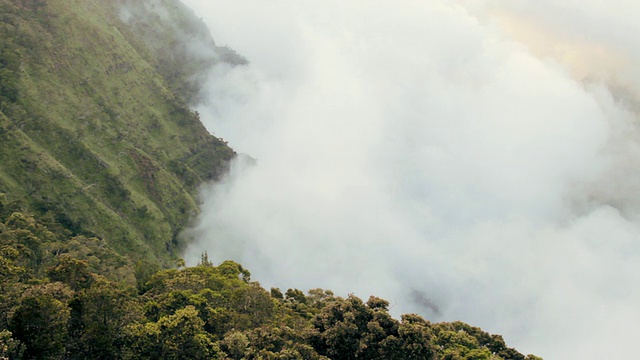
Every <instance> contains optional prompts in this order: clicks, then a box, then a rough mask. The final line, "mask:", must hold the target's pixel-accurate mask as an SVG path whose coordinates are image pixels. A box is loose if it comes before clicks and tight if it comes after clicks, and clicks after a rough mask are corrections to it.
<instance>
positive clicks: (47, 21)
mask: <svg viewBox="0 0 640 360" xmlns="http://www.w3.org/2000/svg"><path fill="white" fill-rule="evenodd" d="M141 3H142V2H136V4H138V5H139V4H141ZM155 3H159V2H157V1H156V2H155ZM0 7H1V8H2V12H1V13H0V16H1V17H2V21H1V22H0V49H1V50H0V51H1V54H2V55H1V56H2V58H1V60H0V66H1V68H0V69H1V70H0V74H1V75H0V83H1V84H2V87H1V92H0V110H1V113H0V141H1V142H2V144H3V146H2V148H1V149H0V192H3V193H6V194H7V197H8V199H9V200H10V201H13V200H20V201H23V202H24V204H25V206H27V207H28V208H29V209H31V210H32V211H34V212H36V213H39V214H50V216H53V217H54V218H55V219H57V220H58V221H59V222H60V223H62V224H64V225H65V227H67V228H68V229H69V230H70V231H71V232H72V233H74V234H83V235H87V236H95V237H98V238H100V239H106V240H107V241H108V243H109V245H110V246H112V247H113V248H114V249H116V250H117V251H119V252H122V253H127V254H135V255H134V256H145V257H149V258H151V259H153V258H157V259H160V260H161V261H162V262H165V263H166V262H167V261H169V260H170V259H175V258H176V254H177V250H178V249H179V247H180V240H179V239H178V237H177V234H178V232H179V230H180V229H182V228H183V227H184V226H185V225H186V224H187V222H188V220H189V219H190V218H191V216H192V215H193V214H194V213H195V212H196V211H197V205H196V200H195V194H196V187H197V185H198V184H200V183H202V182H203V181H206V180H212V179H216V178H217V177H218V176H219V175H220V174H222V173H223V172H224V170H225V164H226V163H227V161H228V160H229V159H230V158H231V157H233V155H234V153H233V151H232V150H231V149H230V148H229V147H227V146H226V144H225V143H223V142H221V141H220V140H218V139H216V138H215V137H213V136H211V135H209V134H208V133H207V132H206V130H205V129H204V127H203V126H202V124H201V123H200V122H199V120H198V118H197V116H196V115H195V114H194V113H192V112H191V111H190V110H189V109H188V107H187V106H186V104H185V101H186V100H188V99H189V98H192V97H193V96H194V95H193V94H192V93H194V92H195V90H194V89H193V87H194V86H196V85H197V84H192V83H190V82H189V81H190V80H189V79H188V77H189V75H191V74H192V73H194V72H195V71H197V70H202V68H203V67H207V66H210V65H212V64H213V63H214V62H215V61H216V60H215V59H213V58H209V59H207V58H206V56H202V57H201V58H199V59H195V60H197V61H193V62H190V59H189V58H188V56H186V55H184V53H182V54H183V55H182V57H181V58H180V59H176V60H175V61H170V60H166V59H167V58H171V59H173V58H172V54H175V53H179V50H181V48H180V47H181V46H184V45H180V43H179V41H178V40H177V39H173V38H171V37H168V36H163V37H162V38H158V39H155V41H154V42H153V46H146V42H145V37H144V36H134V34H136V33H135V31H134V30H135V28H136V26H137V25H139V24H141V23H143V22H144V21H147V22H150V26H152V27H153V28H154V29H158V31H163V32H165V33H166V32H171V29H172V25H171V24H166V23H165V24H163V23H162V22H160V21H158V20H157V19H156V20H153V17H152V16H149V17H150V18H151V20H148V19H143V18H139V19H138V20H136V19H131V20H132V22H131V23H125V22H123V21H122V20H121V16H120V11H121V10H120V9H121V8H122V7H121V6H120V4H119V3H118V2H116V1H111V2H105V1H99V0H94V1H92V0H82V1H81V0H77V1H76V0H51V1H8V0H1V1H0ZM172 14H174V16H178V15H183V16H186V15H188V12H183V13H180V12H176V11H173V12H172ZM134 20H135V22H134ZM185 21H186V20H183V22H185ZM162 26H164V28H163V27H162ZM202 26H204V25H203V24H202ZM197 35H198V36H200V37H202V36H205V39H206V36H208V34H207V33H204V34H203V33H202V30H200V32H199V33H197ZM160 40H166V41H167V44H166V45H165V44H163V43H160ZM186 40H187V38H184V39H183V41H186ZM158 52H162V53H163V56H164V58H161V57H157V56H154V54H155V53H158ZM180 64H182V66H184V67H185V68H186V69H187V70H184V71H181V72H180V71H178V72H175V73H171V74H168V72H169V71H168V65H174V66H176V67H178V66H181V65H180ZM172 89H176V91H177V90H182V89H191V90H190V91H191V95H188V96H186V95H185V96H181V95H180V93H177V92H175V91H172ZM176 94H178V95H176ZM143 254H144V255H143Z"/></svg>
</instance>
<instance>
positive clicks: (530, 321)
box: [185, 0, 640, 359]
mask: <svg viewBox="0 0 640 360" xmlns="http://www.w3.org/2000/svg"><path fill="white" fill-rule="evenodd" d="M185 3H186V4H188V5H189V6H191V7H193V8H195V9H197V12H198V13H199V14H200V15H201V16H203V17H204V20H205V21H206V22H207V23H208V24H209V26H210V27H211V29H212V33H213V35H214V37H215V39H216V41H217V43H219V44H224V43H227V44H228V45H230V46H231V47H233V48H234V49H236V50H237V51H238V52H239V53H241V54H243V55H244V56H246V57H247V58H248V59H249V61H250V62H251V65H250V66H249V67H236V68H233V69H229V68H224V69H223V68H220V69H218V70H217V71H215V72H214V73H213V74H212V76H211V79H210V80H211V81H210V86H209V88H208V91H209V94H210V96H209V97H210V100H211V101H210V103H209V104H204V105H202V106H201V108H200V109H199V110H200V112H201V113H202V114H203V120H204V121H205V123H206V125H207V126H208V128H209V129H211V130H212V131H213V132H214V133H215V134H216V135H219V136H222V137H224V138H225V139H227V140H229V141H230V144H231V145H232V146H233V147H234V148H236V149H237V150H238V151H241V152H246V153H248V154H250V155H251V156H253V157H255V158H256V159H257V164H256V165H254V166H252V165H247V164H246V163H245V162H244V161H243V160H240V161H237V162H236V163H235V164H234V169H233V171H232V173H231V174H230V175H229V177H228V179H226V180H225V181H224V182H223V183H221V184H218V185H216V186H213V187H211V188H209V189H206V190H205V191H204V199H205V203H204V204H203V213H202V215H201V217H200V219H199V223H198V224H197V226H196V227H195V229H193V231H192V233H193V234H194V235H195V236H196V237H197V241H196V242H195V243H194V244H193V246H192V247H191V248H189V250H188V251H187V253H186V254H185V257H186V259H187V262H189V263H192V264H193V263H194V262H197V259H199V255H200V252H202V251H204V250H207V251H208V253H209V255H210V257H212V258H213V259H215V260H217V261H221V260H224V259H227V258H232V259H234V260H237V261H240V262H241V263H242V264H243V265H245V266H246V267H248V268H249V269H250V270H252V272H253V273H254V277H255V278H256V279H258V280H260V281H261V282H263V284H265V285H267V286H280V287H283V288H287V287H298V288H301V289H308V288H312V287H324V288H329V289H332V290H334V291H337V292H338V293H342V294H346V293H348V292H355V293H356V294H358V295H360V296H362V297H365V298H366V297H367V296H368V295H370V294H376V295H378V296H382V297H385V298H387V299H390V300H391V301H392V302H393V306H394V308H393V309H394V312H397V313H399V312H408V311H417V312H421V313H422V314H424V315H425V316H426V317H428V318H431V319H433V320H456V319H460V320H463V321H466V322H469V323H471V324H474V325H478V326H481V327H483V328H485V329H486V330H488V331H491V332H496V333H501V334H503V335H504V336H505V338H506V340H507V342H508V343H509V344H510V345H512V346H516V347H518V349H519V350H521V351H524V352H533V353H536V354H538V355H541V356H546V357H548V358H594V359H597V358H624V357H625V356H627V357H628V356H630V354H631V353H632V351H634V339H633V334H637V333H639V331H640V325H637V324H635V323H633V322H632V321H630V320H629V319H633V318H636V317H638V315H640V309H639V306H638V305H637V304H638V303H640V302H639V300H640V285H638V284H640V282H639V281H638V280H640V279H639V278H640V261H639V260H640V244H638V240H637V239H638V232H639V231H640V226H639V225H640V223H639V222H638V216H637V214H638V212H637V211H638V205H640V197H639V196H638V195H637V194H640V191H638V190H639V186H640V181H639V179H638V177H637V176H636V175H635V172H636V171H635V169H636V168H637V167H638V164H639V161H638V160H640V151H639V150H640V149H638V145H637V144H638V142H637V140H638V137H637V129H636V125H635V122H636V121H637V114H636V113H635V112H634V110H633V103H632V102H631V101H630V100H629V99H631V100H634V101H635V95H634V94H635V91H636V90H635V89H636V87H635V82H634V81H635V80H633V79H635V78H634V77H633V76H635V75H634V73H633V69H631V68H626V67H624V66H622V67H616V66H617V65H616V64H617V63H615V62H611V63H610V64H609V63H607V66H609V67H603V69H602V70H603V71H604V72H605V73H606V74H605V75H606V76H603V75H601V74H596V75H598V76H597V77H595V78H593V77H592V78H590V79H589V81H588V82H585V81H584V79H585V76H586V75H590V74H592V73H593V69H592V68H593V64H590V65H589V66H585V67H583V68H581V70H580V71H581V72H580V74H579V75H580V76H578V75H577V74H578V73H577V72H576V71H573V70H574V67H575V66H577V65H576V64H577V62H576V61H574V60H575V59H579V56H578V55H580V56H583V55H581V54H579V53H576V54H575V56H574V57H573V58H572V59H574V60H572V61H567V58H566V57H565V56H564V55H563V54H566V53H567V52H566V51H565V50H562V49H561V50H562V51H560V50H558V49H556V50H557V51H551V50H549V51H546V50H545V51H538V50H537V48H535V47H536V46H538V45H539V44H537V43H533V42H528V41H529V38H526V37H520V36H518V34H516V33H514V30H513V28H509V27H508V26H507V25H505V24H506V23H505V21H504V19H505V18H506V17H507V15H508V16H509V17H508V18H509V20H510V21H511V22H512V23H514V22H517V21H520V22H522V23H523V24H524V23H526V24H527V26H528V29H529V30H528V31H530V30H531V29H542V30H544V31H545V34H546V33H550V34H555V35H556V36H557V39H559V40H557V44H559V45H558V46H559V47H560V46H563V47H565V48H567V47H566V46H568V45H571V44H573V43H574V40H573V38H572V36H573V37H575V36H578V34H581V30H582V29H583V28H584V27H585V26H588V27H593V29H591V30H590V31H589V32H585V33H584V34H587V35H585V36H586V37H587V40H588V41H586V40H585V42H589V43H593V44H598V48H599V49H602V51H603V52H605V53H607V54H612V55H611V58H625V59H632V60H635V59H636V54H635V53H634V52H635V47H633V46H631V42H630V41H631V40H630V39H633V38H634V36H631V35H630V34H626V35H625V39H629V40H628V41H627V40H618V39H617V36H618V35H619V34H623V33H624V31H631V32H632V33H633V34H634V35H636V36H635V38H637V35H640V34H639V33H640V30H638V29H637V28H636V25H634V24H635V22H633V23H630V24H629V25H628V26H625V24H626V23H625V22H624V21H619V22H616V20H620V19H631V18H632V16H631V15H629V13H630V12H632V11H635V8H634V6H633V4H631V3H625V4H624V5H625V6H627V8H626V9H627V10H628V11H627V12H625V13H623V11H620V12H619V13H618V12H616V11H608V12H607V13H606V14H605V15H606V16H605V15H602V14H600V13H598V7H597V5H598V3H597V2H595V1H594V2H587V3H588V5H585V4H583V2H580V4H578V3H575V4H574V3H571V2H565V3H564V6H559V5H555V3H551V2H544V3H541V2H533V1H519V2H506V1H497V0H496V1H469V2H457V1H444V0H442V1H430V2H416V1H404V2H390V1H375V2H372V1H367V2H365V1H351V2H341V1H337V0H328V1H323V2H312V1H295V2H294V1H286V0H278V1H270V2H261V1H256V0H242V1H234V2H230V1H229V2H227V1H216V2H207V1H199V0H186V1H185ZM583 5H585V6H583ZM578 7H579V8H580V10H581V11H580V12H576V13H572V17H571V20H570V21H567V22H566V23H563V22H561V21H560V20H558V19H561V17H560V15H559V14H568V13H570V11H571V10H575V9H576V8H578ZM621 9H623V8H621ZM534 10H535V11H534ZM563 11H564V12H563ZM551 12H554V14H553V15H554V16H545V15H547V14H548V13H551ZM555 12H558V13H557V14H556V13H555ZM496 14H499V15H496ZM636 14H637V12H636ZM596 15H598V16H596ZM601 15H602V16H601ZM625 21H626V20H625ZM614 23H615V24H614ZM608 24H611V27H610V28H607V25H608ZM542 30H540V31H542ZM531 41H533V40H531ZM553 41H556V40H555V38H551V40H549V41H548V42H546V43H545V44H544V46H548V45H549V44H551V45H552V44H553ZM587 54H588V53H585V55H584V56H587ZM614 55H615V56H614ZM622 63H624V62H621V63H619V64H622ZM625 74H629V77H624V76H623V75H625ZM583 75H584V76H583ZM609 75H611V76H609ZM594 79H595V80H594ZM619 79H630V80H629V81H627V82H624V84H622V82H620V81H618V80H619ZM612 83H615V85H616V86H619V87H620V86H621V87H622V88H623V89H624V91H623V92H624V94H626V95H625V96H626V98H625V99H626V100H622V98H621V95H620V93H619V92H617V91H618V90H616V91H614V92H612V91H610V90H609V87H608V85H610V84H612ZM638 89H640V87H638ZM416 294H418V295H416ZM422 296H424V297H425V298H427V299H428V301H429V302H430V303H431V304H432V305H435V306H437V308H438V309H439V312H438V314H434V313H432V310H433V307H432V308H431V309H430V308H429V306H425V302H424V301H422V300H420V298H421V297H422ZM416 300H418V301H416Z"/></svg>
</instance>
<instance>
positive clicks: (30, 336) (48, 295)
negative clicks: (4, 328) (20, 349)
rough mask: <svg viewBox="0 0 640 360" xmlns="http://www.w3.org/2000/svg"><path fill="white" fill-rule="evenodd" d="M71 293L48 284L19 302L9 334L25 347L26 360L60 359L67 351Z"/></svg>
mask: <svg viewBox="0 0 640 360" xmlns="http://www.w3.org/2000/svg"><path fill="white" fill-rule="evenodd" d="M70 293H71V292H70V291H69V289H68V288H67V287H66V286H64V285H62V284H60V283H54V284H48V285H45V286H40V287H36V288H33V289H31V290H30V291H28V292H27V293H25V295H24V297H23V298H22V299H21V300H20V305H19V306H18V307H17V309H16V310H15V312H14V314H13V316H12V317H11V322H10V324H9V330H10V331H11V332H12V333H13V337H14V338H15V339H17V340H19V341H20V342H21V343H22V344H24V345H25V352H24V357H25V358H27V359H59V358H61V357H62V356H63V354H64V351H65V344H66V341H67V321H68V320H69V308H68V307H67V305H66V301H67V300H68V298H69V297H70Z"/></svg>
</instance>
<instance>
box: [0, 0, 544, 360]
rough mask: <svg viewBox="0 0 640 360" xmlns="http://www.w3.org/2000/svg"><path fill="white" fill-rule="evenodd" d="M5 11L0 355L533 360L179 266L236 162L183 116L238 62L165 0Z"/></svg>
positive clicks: (493, 340)
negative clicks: (206, 204) (199, 47)
mask: <svg viewBox="0 0 640 360" xmlns="http://www.w3.org/2000/svg"><path fill="white" fill-rule="evenodd" d="M0 10H1V11H0V17H1V21H0V142H1V144H2V146H1V147H0V308H1V309H0V358H2V359H4V358H8V359H355V358H359V359H536V357H535V356H532V355H530V356H524V355H522V354H520V353H519V352H518V351H516V350H514V349H511V348H509V347H507V345H506V344H505V342H504V341H503V339H502V337H501V336H499V335H490V334H488V333H486V332H484V331H482V330H481V329H479V328H476V327H472V326H470V325H467V324H464V323H461V322H453V323H431V322H429V321H427V320H425V319H424V318H422V317H420V316H418V315H414V314H409V315H403V316H402V317H401V319H400V320H398V319H394V318H393V317H391V315H390V314H389V302H387V301H385V300H383V299H380V298H377V297H375V296H372V297H370V298H369V299H368V300H367V301H363V300H361V299H360V298H358V297H356V296H354V295H349V296H347V297H341V296H336V295H335V294H333V293H332V292H331V291H329V290H322V289H314V290H310V291H308V292H306V293H305V292H304V291H301V290H298V289H288V290H286V291H284V292H283V291H281V290H280V289H277V288H272V289H270V291H267V290H266V289H264V288H262V287H261V286H260V284H259V283H257V282H255V281H252V280H251V274H250V272H249V271H248V270H247V269H245V268H243V267H242V266H241V265H240V264H238V263H235V262H232V261H225V262H223V263H222V264H220V265H218V266H214V264H212V263H211V261H210V260H209V258H208V255H207V254H206V253H204V254H203V255H202V259H201V262H200V264H199V265H198V266H195V267H190V268H185V267H178V268H176V266H179V265H180V259H179V257H178V254H179V251H180V248H181V244H182V241H183V240H182V239H181V238H180V237H179V233H180V230H181V229H183V228H184V227H185V226H186V225H187V223H188V221H189V220H191V219H192V216H193V214H194V213H196V212H197V211H198V208H197V187H198V185H199V184H201V183H202V182H204V181H211V180H216V179H218V178H219V177H220V176H221V175H222V174H223V173H224V171H225V170H226V167H227V164H228V161H229V160H230V159H231V158H232V157H233V156H234V152H233V150H231V149H230V148H229V147H228V146H227V145H226V144H225V143H224V142H223V141H221V140H219V139H217V138H215V137H213V136H211V135H210V134H208V133H207V132H206V130H205V129H204V127H203V126H202V124H201V123H200V122H199V119H198V116H197V114H195V113H193V112H192V111H191V110H190V109H189V107H188V104H189V103H191V102H193V101H195V100H196V98H197V96H198V86H199V84H198V82H197V81H196V80H194V77H193V75H194V74H197V73H198V72H204V71H206V70H207V69H208V68H210V67H211V66H213V65H215V64H216V63H219V62H226V63H229V64H231V65H243V64H246V60H244V59H243V58H242V57H240V56H238V55H237V54H235V52H233V51H232V50H230V49H228V48H223V47H217V46H216V45H215V43H214V42H213V40H211V39H210V37H209V34H208V31H207V30H206V27H204V25H203V24H202V23H201V22H199V21H198V20H197V19H195V18H194V15H193V13H192V12H190V11H189V10H188V9H186V8H185V7H184V6H183V5H182V4H180V3H179V2H177V1H173V0H164V1H161V0H148V1H109V2H104V1H100V0H46V1H45V0H20V1H10V0H0ZM163 14H164V15H163ZM168 14H170V17H169V18H167V16H169V15H168ZM187 37H190V38H192V39H193V38H196V39H200V40H201V43H202V44H204V45H205V49H207V50H206V51H202V52H198V53H197V55H194V54H195V53H191V52H190V51H189V49H188V48H187V45H186V43H185V42H184V39H185V38H187Z"/></svg>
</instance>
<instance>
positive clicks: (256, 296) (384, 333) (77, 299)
mask: <svg viewBox="0 0 640 360" xmlns="http://www.w3.org/2000/svg"><path fill="white" fill-rule="evenodd" d="M0 261H1V262H0V314H2V316H1V317H0V358H2V357H3V356H4V357H8V358H12V359H20V358H24V359H327V358H329V359H451V360H453V359H476V360H480V359H493V360H497V359H529V360H532V359H536V358H535V357H533V356H528V357H525V356H523V355H522V354H520V353H518V352H517V351H516V350H514V349H510V348H508V347H507V346H506V345H505V343H504V341H503V340H502V338H501V337H500V336H498V335H490V334H487V333H486V332H484V331H482V330H481V329H479V328H476V327H471V326H469V325H467V324H464V323H460V322H454V323H438V324H432V323H430V322H428V321H426V320H424V319H423V318H421V317H420V316H418V315H404V316H402V319H401V321H398V320H396V319H393V318H392V317H391V316H390V315H389V312H388V305H389V303H388V302H387V301H385V300H382V299H379V298H376V297H371V298H369V300H368V301H367V302H363V301H362V300H360V299H359V298H357V297H355V296H349V297H347V298H341V297H337V296H334V295H333V293H331V292H330V291H325V290H320V289H315V290H311V291H309V293H307V294H305V293H303V292H302V291H300V290H296V289H289V290H287V291H286V292H285V293H284V294H283V293H282V292H281V291H280V290H279V289H275V288H274V289H271V292H267V291H266V290H264V289H263V288H262V287H260V284H258V283H257V282H252V281H251V278H250V277H251V274H250V273H249V272H248V271H247V270H246V269H244V268H242V266H240V265H239V264H236V263H234V262H231V261H227V262H224V263H222V264H221V265H219V266H217V267H214V266H213V265H212V264H211V262H210V261H209V260H208V258H207V256H206V254H205V255H203V257H202V260H201V263H200V265H199V266H196V267H191V268H185V269H179V270H177V269H168V270H160V269H158V268H157V267H154V266H153V265H152V264H149V263H145V262H142V261H139V262H137V263H133V262H132V261H131V259H130V258H128V257H123V256H120V255H118V254H117V253H115V252H114V251H113V250H111V249H110V248H109V246H108V245H106V244H105V243H104V241H101V240H99V239H97V238H88V237H85V236H83V235H77V236H73V235H72V234H71V233H70V232H69V231H68V230H66V229H65V228H64V226H63V225H62V224H60V223H58V222H56V221H55V219H53V218H52V217H45V218H41V219H39V218H36V217H34V216H32V215H31V214H29V213H26V212H25V211H24V210H22V209H21V208H20V207H19V204H17V203H9V202H8V201H6V198H5V197H4V196H1V195H0Z"/></svg>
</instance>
